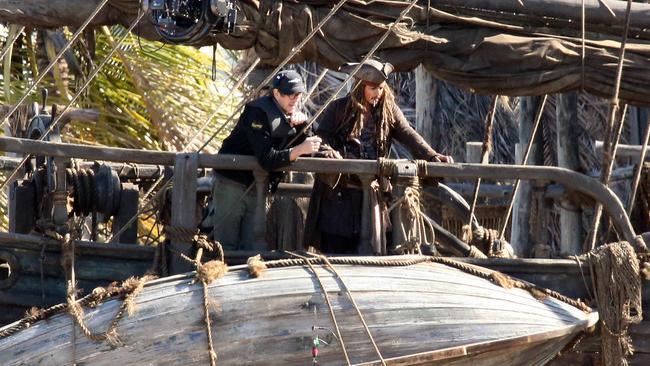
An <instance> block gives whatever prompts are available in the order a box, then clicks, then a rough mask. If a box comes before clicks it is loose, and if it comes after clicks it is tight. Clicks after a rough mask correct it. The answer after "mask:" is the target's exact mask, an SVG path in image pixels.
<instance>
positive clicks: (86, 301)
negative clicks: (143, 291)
mask: <svg viewBox="0 0 650 366" xmlns="http://www.w3.org/2000/svg"><path fill="white" fill-rule="evenodd" d="M154 278H155V277H154V276H144V277H142V278H141V279H137V278H130V279H128V280H126V281H124V282H123V283H122V284H121V285H120V286H117V285H110V286H108V288H103V287H97V288H95V289H94V290H93V292H92V293H90V294H88V295H86V296H84V297H83V298H81V299H78V300H76V305H78V306H80V307H83V306H86V307H96V306H97V304H99V303H100V302H101V301H102V300H104V299H108V298H112V297H117V296H125V295H128V294H131V293H133V296H132V298H135V297H136V296H137V294H135V293H134V290H135V289H136V287H137V283H138V282H140V281H142V282H148V281H150V280H152V279H154ZM143 285H144V283H143ZM123 306H126V305H124V304H123ZM69 307H70V304H69V303H67V302H65V303H61V304H57V305H54V306H51V307H49V308H47V309H37V308H32V309H31V310H30V312H29V315H28V316H27V317H25V318H22V319H20V320H19V321H17V322H16V323H14V324H13V325H12V326H10V327H8V328H5V329H3V330H2V331H0V339H2V338H6V337H9V336H11V335H13V334H15V333H17V332H19V331H21V330H23V329H27V328H29V327H30V326H31V325H32V324H34V323H36V322H37V321H39V320H43V319H47V318H49V317H51V316H53V315H56V314H60V313H64V312H69V310H68V309H69ZM118 314H119V313H118ZM114 323H115V326H117V323H116V322H115V320H114ZM111 326H113V323H111Z"/></svg>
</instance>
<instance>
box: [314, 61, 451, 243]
mask: <svg viewBox="0 0 650 366" xmlns="http://www.w3.org/2000/svg"><path fill="white" fill-rule="evenodd" d="M357 65H359V64H358V63H350V64H345V65H343V66H342V67H341V68H340V71H343V72H347V73H350V72H352V71H353V69H354V68H355V67H356V66H357ZM392 71H393V66H392V65H391V64H390V63H383V62H380V61H377V60H368V61H366V62H365V63H364V64H362V65H361V67H360V68H359V70H358V71H357V72H356V73H355V75H354V77H355V83H354V86H353V87H352V89H351V91H350V93H349V94H348V95H347V96H345V97H343V98H340V99H337V100H335V101H334V102H332V103H331V104H330V105H329V106H328V107H327V109H326V110H325V111H324V112H323V114H322V115H321V117H320V118H319V119H318V121H317V123H316V127H315V132H316V134H317V135H318V136H320V137H321V138H322V139H323V143H325V144H329V145H330V146H331V147H332V148H334V149H335V150H337V151H338V152H339V153H340V154H341V155H342V156H343V157H345V158H353V159H373V160H374V159H378V158H385V157H388V153H389V151H390V146H391V143H392V141H393V139H395V140H397V141H399V142H400V143H401V144H402V145H404V146H405V147H406V148H408V150H409V151H410V152H411V154H412V155H413V157H414V158H416V159H424V160H427V161H434V162H447V163H453V159H452V157H451V156H446V155H443V154H439V153H437V152H436V151H435V150H433V149H432V148H431V146H429V144H427V142H426V141H425V140H424V138H422V136H420V135H419V134H418V133H417V132H416V131H415V130H414V129H413V128H412V127H411V126H410V124H409V122H408V121H407V120H406V118H405V117H404V114H403V113H402V111H401V110H400V108H399V107H398V106H397V104H396V103H395V98H394V95H393V92H392V91H391V89H390V87H389V86H388V85H387V84H386V80H387V79H388V75H389V74H390V73H391V72H392ZM362 199H363V193H362V190H361V189H360V181H359V180H358V178H357V177H356V176H350V177H342V179H338V180H337V181H336V184H334V185H333V186H330V185H329V184H328V183H326V182H325V181H324V180H317V181H316V182H315V183H314V190H313V191H312V195H311V198H310V202H309V211H308V214H307V222H306V223H305V235H304V238H305V240H304V241H305V245H306V246H313V247H315V248H317V249H320V250H321V251H322V252H325V253H357V252H358V251H359V247H358V244H359V238H360V232H361V211H362V207H361V205H362Z"/></svg>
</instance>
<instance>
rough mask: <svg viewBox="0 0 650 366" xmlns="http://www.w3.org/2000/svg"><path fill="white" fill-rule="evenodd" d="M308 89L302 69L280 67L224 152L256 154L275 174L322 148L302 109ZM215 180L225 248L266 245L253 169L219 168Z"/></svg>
mask: <svg viewBox="0 0 650 366" xmlns="http://www.w3.org/2000/svg"><path fill="white" fill-rule="evenodd" d="M304 92H305V85H304V83H303V81H302V78H301V76H300V75H299V74H298V73H297V72H295V71H293V70H285V71H280V72H279V73H278V74H277V75H276V76H275V77H274V78H273V84H272V89H271V92H270V93H269V94H268V95H265V96H262V97H261V98H258V99H256V100H254V101H252V102H250V103H248V104H246V106H245V107H244V111H243V113H242V114H241V116H240V117H239V121H238V122H237V125H236V126H235V128H234V129H233V130H232V132H231V133H230V136H228V137H227V138H226V139H225V140H224V141H223V145H222V147H221V149H220V150H219V154H236V155H252V156H255V157H256V158H257V161H258V162H259V164H260V165H261V166H262V168H264V169H265V170H267V171H269V172H270V171H272V170H275V169H278V168H282V167H284V166H287V165H289V163H291V162H292V161H295V160H296V159H298V157H299V156H301V155H308V154H312V153H314V152H317V151H318V150H319V147H320V142H321V139H320V138H319V137H317V136H311V135H312V134H311V131H307V129H308V126H307V125H306V124H305V121H306V120H307V116H306V115H305V114H304V113H303V112H301V111H300V106H301V99H302V94H303V93H304ZM296 136H297V137H296ZM294 138H295V141H293V142H292V140H293V139H294ZM290 143H291V144H290ZM278 176H281V173H271V174H270V175H269V178H270V181H271V182H277V181H279V179H277V178H278ZM215 178H216V179H215V184H214V187H213V192H212V199H213V207H214V213H213V223H214V227H213V236H214V239H215V240H218V241H220V242H221V244H222V245H223V247H224V248H225V249H239V250H251V249H256V250H264V249H266V248H260V247H254V246H253V244H254V236H253V227H254V217H255V209H256V205H257V202H256V199H255V190H254V189H250V190H248V192H247V193H245V192H246V191H247V189H248V187H249V186H250V185H251V184H253V182H254V178H253V174H252V172H250V171H242V170H225V169H219V170H216V171H215ZM270 188H271V187H270Z"/></svg>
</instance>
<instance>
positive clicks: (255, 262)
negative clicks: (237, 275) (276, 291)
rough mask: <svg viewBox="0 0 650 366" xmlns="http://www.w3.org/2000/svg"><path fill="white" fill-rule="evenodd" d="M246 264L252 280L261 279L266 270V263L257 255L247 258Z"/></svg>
mask: <svg viewBox="0 0 650 366" xmlns="http://www.w3.org/2000/svg"><path fill="white" fill-rule="evenodd" d="M246 264H247V265H248V272H249V273H250V275H251V277H254V278H258V277H262V274H264V270H266V263H264V261H263V260H262V256H261V255H259V254H258V255H256V256H253V257H250V258H248V260H247V261H246Z"/></svg>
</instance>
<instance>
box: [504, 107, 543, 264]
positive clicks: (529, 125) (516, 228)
mask: <svg viewBox="0 0 650 366" xmlns="http://www.w3.org/2000/svg"><path fill="white" fill-rule="evenodd" d="M540 104H541V98H540V97H522V98H520V109H521V112H520V113H519V117H518V119H519V143H518V144H517V145H515V150H516V151H515V159H516V162H521V161H522V160H523V156H524V153H525V150H526V146H527V145H528V143H529V141H530V135H531V133H532V131H533V127H534V125H535V117H536V116H537V111H538V110H539V107H540ZM538 135H540V136H541V134H538ZM536 140H537V141H536V142H535V143H534V144H533V146H532V148H531V151H530V156H529V158H528V165H543V164H542V161H541V149H540V148H539V146H538V142H539V141H540V138H539V137H538V138H537V139H536ZM532 188H533V184H532V183H531V182H528V181H521V182H519V189H518V192H517V197H516V198H515V205H514V206H513V208H512V226H511V231H510V243H511V245H512V248H513V250H514V252H515V255H517V256H518V257H526V256H528V255H529V254H530V249H531V248H532V245H534V244H537V243H535V242H534V241H533V239H532V237H531V232H530V216H531V214H532V213H531V208H532V206H531V205H532V200H533V194H532Z"/></svg>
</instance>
